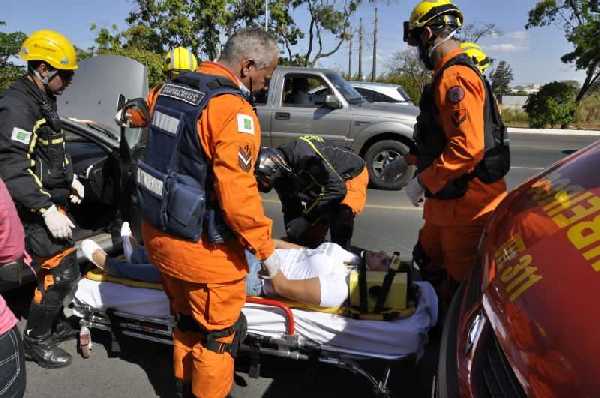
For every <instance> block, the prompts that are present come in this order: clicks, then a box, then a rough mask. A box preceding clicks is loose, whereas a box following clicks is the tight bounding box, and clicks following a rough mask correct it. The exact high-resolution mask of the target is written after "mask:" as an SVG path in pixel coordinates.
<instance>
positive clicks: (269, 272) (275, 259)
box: [259, 252, 281, 279]
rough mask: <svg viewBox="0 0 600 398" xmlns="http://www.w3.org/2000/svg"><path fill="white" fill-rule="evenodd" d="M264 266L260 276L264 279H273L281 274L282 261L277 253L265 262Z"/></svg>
mask: <svg viewBox="0 0 600 398" xmlns="http://www.w3.org/2000/svg"><path fill="white" fill-rule="evenodd" d="M262 265H263V266H262V270H261V273H260V274H259V276H260V277H261V278H262V279H271V278H273V277H274V276H275V275H277V273H278V272H279V268H281V259H280V258H279V256H278V255H277V253H276V252H273V254H271V256H270V257H269V258H267V259H266V260H265V261H263V263H262Z"/></svg>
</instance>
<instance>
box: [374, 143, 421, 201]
mask: <svg viewBox="0 0 600 398" xmlns="http://www.w3.org/2000/svg"><path fill="white" fill-rule="evenodd" d="M406 154H408V147H407V146H406V145H404V144H403V143H401V142H400V141H395V140H383V141H378V142H376V143H374V144H373V145H371V147H369V149H368V150H367V152H366V153H365V162H366V163H367V169H368V170H369V178H370V181H371V186H372V187H374V188H379V189H386V190H399V189H401V188H402V187H404V186H405V185H406V184H408V181H409V180H410V179H411V178H412V177H413V175H414V172H415V168H414V166H406V168H405V170H404V171H403V172H402V173H401V174H400V175H398V176H397V177H396V178H395V179H393V180H386V179H385V178H384V177H383V171H384V170H385V167H386V166H387V165H388V164H389V163H390V162H391V161H392V160H394V159H396V158H397V157H398V156H404V155H406Z"/></svg>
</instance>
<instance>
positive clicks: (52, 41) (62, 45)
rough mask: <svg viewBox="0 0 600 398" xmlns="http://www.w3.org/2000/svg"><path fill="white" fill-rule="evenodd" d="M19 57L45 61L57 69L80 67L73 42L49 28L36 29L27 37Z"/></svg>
mask: <svg viewBox="0 0 600 398" xmlns="http://www.w3.org/2000/svg"><path fill="white" fill-rule="evenodd" d="M19 57H20V58H21V59H22V60H23V61H44V62H47V63H48V64H50V66H52V67H53V68H55V69H61V70H76V69H77V68H78V66H77V54H76V52H75V47H74V46H73V43H71V41H70V40H69V39H67V38H66V37H65V36H63V35H61V34H60V33H58V32H55V31H53V30H49V29H43V30H38V31H35V32H33V33H32V34H31V35H30V36H29V37H28V38H27V39H25V41H24V42H23V45H22V46H21V51H19Z"/></svg>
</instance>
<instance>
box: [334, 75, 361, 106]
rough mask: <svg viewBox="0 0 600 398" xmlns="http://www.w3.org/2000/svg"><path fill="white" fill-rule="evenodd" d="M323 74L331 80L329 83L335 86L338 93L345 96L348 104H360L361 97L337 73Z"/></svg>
mask: <svg viewBox="0 0 600 398" xmlns="http://www.w3.org/2000/svg"><path fill="white" fill-rule="evenodd" d="M325 76H327V78H328V79H329V80H330V81H331V83H332V84H333V85H334V86H335V88H337V89H338V90H339V91H340V93H342V95H343V96H344V98H346V101H348V103H350V104H360V103H361V102H363V97H362V95H360V94H359V93H358V91H356V90H355V89H354V87H352V86H351V85H350V83H348V82H347V81H346V80H344V79H343V78H342V77H341V76H340V75H339V74H337V73H327V74H326V75H325Z"/></svg>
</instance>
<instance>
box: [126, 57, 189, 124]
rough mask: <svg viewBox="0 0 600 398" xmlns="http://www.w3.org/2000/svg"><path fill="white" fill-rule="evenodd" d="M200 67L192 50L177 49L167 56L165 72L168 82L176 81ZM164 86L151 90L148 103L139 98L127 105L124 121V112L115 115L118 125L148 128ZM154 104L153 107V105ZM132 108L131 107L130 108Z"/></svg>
mask: <svg viewBox="0 0 600 398" xmlns="http://www.w3.org/2000/svg"><path fill="white" fill-rule="evenodd" d="M197 67H198V60H197V59H196V56H195V55H194V54H192V52H191V51H190V50H188V49H187V48H184V47H176V48H173V49H171V50H169V52H167V55H165V64H164V70H165V73H166V76H167V82H170V81H171V80H173V79H175V78H176V77H177V76H178V75H179V74H181V73H185V72H193V71H195V70H196V68H197ZM162 87H163V85H162V84H158V85H156V86H154V87H152V88H151V89H150V91H149V92H148V95H147V96H146V101H145V102H143V101H140V99H139V98H137V99H136V100H134V101H133V102H131V103H130V104H127V105H126V108H127V115H126V116H125V120H122V118H123V115H122V111H121V110H119V111H118V112H117V114H116V115H115V121H116V122H117V124H119V125H121V124H125V125H127V126H131V127H146V126H147V125H148V124H149V123H150V120H149V119H150V117H149V115H151V114H152V111H153V106H154V105H153V104H155V103H156V98H157V97H158V95H159V93H160V89H161V88H162ZM151 104H152V105H151ZM130 106H131V107H130Z"/></svg>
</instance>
